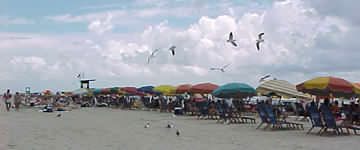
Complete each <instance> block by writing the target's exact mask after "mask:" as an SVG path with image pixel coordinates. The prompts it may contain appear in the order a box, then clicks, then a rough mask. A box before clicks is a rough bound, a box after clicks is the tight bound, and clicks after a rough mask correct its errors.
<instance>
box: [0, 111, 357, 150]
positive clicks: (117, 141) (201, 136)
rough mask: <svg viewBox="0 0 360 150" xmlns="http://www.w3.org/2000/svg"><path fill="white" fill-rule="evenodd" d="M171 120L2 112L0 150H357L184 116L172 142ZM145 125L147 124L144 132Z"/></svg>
mask: <svg viewBox="0 0 360 150" xmlns="http://www.w3.org/2000/svg"><path fill="white" fill-rule="evenodd" d="M2 105H3V104H2ZM170 116H171V115H170V114H165V113H158V112H148V111H124V110H119V109H107V108H96V109H95V108H89V109H80V110H75V111H71V112H65V113H63V117H61V118H57V117H56V113H40V112H37V111H35V110H31V109H23V110H21V111H20V112H10V113H7V112H4V109H3V108H2V111H1V112H0V129H1V130H0V138H1V140H0V150H3V149H4V147H9V149H15V150H180V149H187V150H230V149H237V150H240V149H251V150H265V149H266V150H272V149H274V150H292V149H293V150H302V149H306V150H309V149H312V150H338V149H346V150H352V149H354V150H355V149H358V148H359V146H360V136H330V137H329V136H327V137H320V136H317V135H306V130H307V128H306V129H305V131H303V130H296V131H263V130H256V129H255V127H256V126H255V125H246V124H235V125H222V124H216V121H213V120H196V119H194V118H193V117H188V116H185V117H176V119H175V124H176V127H177V128H180V129H181V136H180V137H177V136H176V135H175V132H176V129H167V128H165V127H166V120H168V119H169V118H170ZM146 120H151V127H150V128H148V129H145V128H144V125H145V121H146ZM307 125H309V124H307ZM8 139H9V140H8ZM7 142H8V143H7Z"/></svg>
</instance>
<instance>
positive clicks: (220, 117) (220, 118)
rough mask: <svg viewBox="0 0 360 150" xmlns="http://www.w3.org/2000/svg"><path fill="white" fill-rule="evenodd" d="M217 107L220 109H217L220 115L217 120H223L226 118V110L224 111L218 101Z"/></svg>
mask: <svg viewBox="0 0 360 150" xmlns="http://www.w3.org/2000/svg"><path fill="white" fill-rule="evenodd" d="M216 107H217V110H218V111H217V116H219V117H218V120H217V122H221V120H222V119H225V112H224V109H223V108H222V106H221V104H220V103H217V104H216Z"/></svg>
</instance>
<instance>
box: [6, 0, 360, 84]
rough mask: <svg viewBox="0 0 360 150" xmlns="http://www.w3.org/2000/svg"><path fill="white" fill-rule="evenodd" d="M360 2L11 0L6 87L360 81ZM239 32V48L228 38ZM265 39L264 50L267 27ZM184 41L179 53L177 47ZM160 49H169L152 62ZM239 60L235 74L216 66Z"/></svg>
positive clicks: (8, 2) (234, 66) (8, 0)
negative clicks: (260, 38) (82, 80)
mask: <svg viewBox="0 0 360 150" xmlns="http://www.w3.org/2000/svg"><path fill="white" fill-rule="evenodd" d="M355 3H358V1H357V0H346V1H331V2H329V1H328V0H133V1H128V0H120V1H119V0H91V1H80V0H76V1H74V0H62V1H49V0H36V1H29V0H26V1H24V0H2V1H1V2H0V53H1V55H0V58H1V59H0V70H1V71H0V87H1V91H5V89H6V88H10V89H12V90H17V91H23V90H24V88H25V87H26V86H30V87H31V89H32V91H41V90H44V89H51V90H74V89H76V88H78V87H79V83H78V79H77V78H76V75H77V74H78V73H80V72H84V73H85V77H86V78H96V80H97V81H96V83H94V84H92V86H93V87H112V86H141V85H161V84H171V85H179V84H183V83H192V84H195V83H200V82H212V83H216V84H219V85H221V84H224V83H228V82H244V83H248V84H250V85H252V86H255V87H256V86H257V85H258V80H259V78H260V77H262V76H264V75H266V74H271V75H273V76H274V77H276V78H277V79H284V80H288V81H290V82H292V83H294V84H297V83H300V82H302V81H304V80H307V79H310V78H313V77H318V76H337V77H342V78H345V79H347V80H349V81H354V82H355V81H360V67H359V65H358V64H357V63H358V61H359V58H360V49H359V48H360V42H358V38H357V36H356V35H357V34H360V26H359V25H360V17H359V15H358V14H357V13H356V12H357V8H358V7H357V6H358V5H356V4H355ZM229 32H234V36H235V38H236V39H237V42H238V44H239V47H233V46H231V45H230V44H228V43H226V38H227V35H228V33H229ZM260 32H265V36H264V38H265V43H264V44H263V45H262V50H261V51H257V50H256V47H255V41H256V38H257V34H258V33H260ZM171 45H176V46H177V51H176V55H175V56H171V55H170V52H169V51H167V48H169V47H170V46H171ZM155 48H159V49H161V50H162V51H161V52H160V53H158V55H157V57H156V58H155V59H153V60H152V62H151V64H149V65H148V64H147V63H146V61H147V60H146V59H147V56H148V55H149V54H150V53H151V51H153V50H154V49H155ZM228 63H231V65H230V66H229V68H227V72H225V73H221V72H216V71H210V70H209V68H210V67H220V66H223V65H225V64H228Z"/></svg>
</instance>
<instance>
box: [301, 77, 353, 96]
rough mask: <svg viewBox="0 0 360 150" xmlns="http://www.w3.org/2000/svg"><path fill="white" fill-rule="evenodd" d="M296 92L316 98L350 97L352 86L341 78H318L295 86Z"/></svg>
mask: <svg viewBox="0 0 360 150" xmlns="http://www.w3.org/2000/svg"><path fill="white" fill-rule="evenodd" d="M296 89H297V90H298V91H301V92H304V93H309V94H312V95H316V96H330V95H332V96H334V97H352V96H354V86H353V85H352V84H351V83H350V82H349V81H346V80H344V79H341V78H336V77H318V78H313V79H311V80H308V81H305V82H303V83H301V84H298V85H297V86H296Z"/></svg>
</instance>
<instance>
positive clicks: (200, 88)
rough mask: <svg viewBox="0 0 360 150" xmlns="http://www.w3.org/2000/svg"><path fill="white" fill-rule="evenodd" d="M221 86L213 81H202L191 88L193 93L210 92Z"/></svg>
mask: <svg viewBox="0 0 360 150" xmlns="http://www.w3.org/2000/svg"><path fill="white" fill-rule="evenodd" d="M218 87H219V86H218V85H215V84H212V83H201V84H197V85H194V86H192V87H191V88H190V92H191V93H200V94H209V93H211V92H213V91H214V90H215V89H217V88H218Z"/></svg>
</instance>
